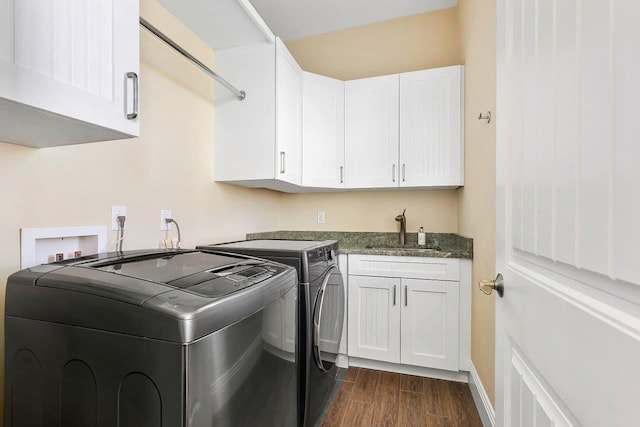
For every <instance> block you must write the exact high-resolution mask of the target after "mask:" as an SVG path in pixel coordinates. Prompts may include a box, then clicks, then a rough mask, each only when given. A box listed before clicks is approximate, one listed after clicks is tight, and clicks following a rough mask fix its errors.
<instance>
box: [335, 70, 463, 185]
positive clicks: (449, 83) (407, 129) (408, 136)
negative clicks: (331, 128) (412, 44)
mask: <svg viewBox="0 0 640 427" xmlns="http://www.w3.org/2000/svg"><path fill="white" fill-rule="evenodd" d="M462 73H463V67H462V66H459V65H457V66H452V67H445V68H436V69H432V70H423V71H415V72H411V73H402V74H394V75H389V76H382V77H372V78H366V79H359V80H351V81H348V82H346V89H345V152H346V155H345V158H346V161H345V177H346V178H345V179H346V187H347V188H354V189H357V188H395V187H401V188H402V187H404V188H421V187H422V188H426V187H431V188H433V187H442V188H444V187H458V186H460V185H463V184H464V150H463V138H462V136H463V133H462V113H463V108H462Z"/></svg>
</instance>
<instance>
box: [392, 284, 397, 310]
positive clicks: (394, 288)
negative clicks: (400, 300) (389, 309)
mask: <svg viewBox="0 0 640 427" xmlns="http://www.w3.org/2000/svg"><path fill="white" fill-rule="evenodd" d="M396 288H397V286H396V285H393V305H396Z"/></svg>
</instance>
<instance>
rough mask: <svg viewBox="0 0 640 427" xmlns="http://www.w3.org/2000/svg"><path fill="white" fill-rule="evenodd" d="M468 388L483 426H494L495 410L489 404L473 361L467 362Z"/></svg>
mask: <svg viewBox="0 0 640 427" xmlns="http://www.w3.org/2000/svg"><path fill="white" fill-rule="evenodd" d="M469 388H470V389H471V395H472V396H473V401H474V402H475V404H476V408H478V413H479V414H480V419H481V420H482V425H483V426H484V427H495V425H496V412H495V410H494V409H493V406H492V405H491V401H490V400H489V396H488V395H487V391H486V390H485V389H484V386H483V385H482V381H481V380H480V376H478V371H476V367H475V366H473V362H471V363H469Z"/></svg>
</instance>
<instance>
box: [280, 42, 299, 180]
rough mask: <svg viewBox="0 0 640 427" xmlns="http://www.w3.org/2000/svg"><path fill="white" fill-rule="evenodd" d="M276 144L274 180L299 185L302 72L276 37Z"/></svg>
mask: <svg viewBox="0 0 640 427" xmlns="http://www.w3.org/2000/svg"><path fill="white" fill-rule="evenodd" d="M276 145H277V159H278V160H277V162H276V171H275V176H276V178H277V179H280V180H282V181H286V182H290V183H292V184H296V185H300V183H301V182H302V69H301V68H300V66H299V65H298V63H297V62H296V60H295V59H294V58H293V56H291V53H289V51H288V50H287V47H286V46H285V45H284V43H283V42H282V40H280V39H279V38H278V39H276Z"/></svg>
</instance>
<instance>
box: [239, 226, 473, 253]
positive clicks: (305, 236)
mask: <svg viewBox="0 0 640 427" xmlns="http://www.w3.org/2000/svg"><path fill="white" fill-rule="evenodd" d="M247 239H249V240H255V239H288V240H337V241H338V244H339V247H340V250H339V253H342V254H364V255H391V256H420V257H432V258H464V259H472V258H473V239H470V238H468V237H463V236H460V235H458V234H452V233H427V245H426V246H418V245H417V242H418V233H407V239H406V241H407V243H406V244H405V245H404V246H402V247H401V246H400V244H399V241H398V233H375V232H351V231H269V232H264V233H248V234H247Z"/></svg>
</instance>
